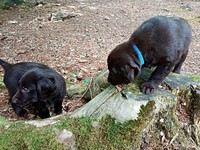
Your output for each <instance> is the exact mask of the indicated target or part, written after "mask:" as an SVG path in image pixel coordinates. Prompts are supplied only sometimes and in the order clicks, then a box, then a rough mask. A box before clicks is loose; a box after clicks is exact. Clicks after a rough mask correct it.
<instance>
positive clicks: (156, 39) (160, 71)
mask: <svg viewBox="0 0 200 150" xmlns="http://www.w3.org/2000/svg"><path fill="white" fill-rule="evenodd" d="M191 36H192V29H191V26H190V25H189V23H188V22H187V21H186V20H185V19H183V18H180V17H166V16H155V17H152V18H150V19H148V20H146V21H145V22H143V23H142V24H141V25H140V26H139V27H138V28H137V29H136V30H135V31H134V33H133V34H132V36H131V37H130V39H129V40H128V41H127V42H124V43H122V44H120V45H118V46H117V47H116V48H115V49H114V50H112V51H111V53H110V54H109V56H108V59H107V63H108V69H109V75H108V81H109V82H110V83H111V84H112V85H119V84H128V83H130V82H132V81H133V80H134V78H135V77H136V76H137V75H138V74H139V73H140V71H141V69H142V68H144V67H147V68H151V67H156V69H155V70H154V71H153V73H152V74H151V76H150V78H149V79H148V80H147V82H146V83H144V84H142V86H141V91H142V92H143V93H145V94H152V93H154V90H155V89H156V88H157V87H158V85H159V84H160V83H161V82H162V81H163V80H164V79H165V77H167V76H168V75H169V73H170V72H174V73H178V74H179V73H180V70H181V67H182V64H183V62H184V61H185V59H186V56H187V54H188V49H189V45H190V42H191Z"/></svg>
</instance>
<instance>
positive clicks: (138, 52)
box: [133, 44, 144, 66]
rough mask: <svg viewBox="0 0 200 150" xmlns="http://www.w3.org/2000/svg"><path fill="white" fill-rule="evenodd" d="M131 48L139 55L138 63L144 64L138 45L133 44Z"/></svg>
mask: <svg viewBox="0 0 200 150" xmlns="http://www.w3.org/2000/svg"><path fill="white" fill-rule="evenodd" d="M133 49H134V50H135V52H136V54H137V55H138V57H139V60H140V65H141V66H142V65H144V58H143V56H142V53H141V52H140V50H139V49H138V47H137V46H136V45H135V44H134V45H133Z"/></svg>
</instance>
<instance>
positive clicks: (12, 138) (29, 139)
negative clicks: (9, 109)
mask: <svg viewBox="0 0 200 150" xmlns="http://www.w3.org/2000/svg"><path fill="white" fill-rule="evenodd" d="M0 129H1V130H0V149H9V150H12V149H20V150H25V149H30V150H36V149H43V150H55V149H59V150H62V149H63V145H62V144H59V143H58V142H57V141H56V140H55V138H53V137H55V132H52V128H51V127H50V126H48V127H44V128H35V127H34V126H30V125H24V123H22V122H18V123H12V124H11V123H10V124H9V126H8V125H5V126H1V128H0Z"/></svg>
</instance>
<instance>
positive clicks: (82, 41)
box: [0, 0, 200, 120]
mask: <svg viewBox="0 0 200 150" xmlns="http://www.w3.org/2000/svg"><path fill="white" fill-rule="evenodd" d="M199 8H200V1H198V0H196V1H191V0H188V1H183V0H155V1H153V0H134V1H132V0H101V1H97V0H67V1H64V0H57V1H55V0H54V1H53V0H51V1H48V2H46V1H45V0H44V1H40V4H38V5H35V6H31V7H27V6H20V7H16V8H12V9H9V10H0V58H1V59H3V60H6V61H8V62H10V63H17V62H22V61H31V62H39V63H44V64H46V65H48V66H50V67H52V68H53V69H55V70H57V71H58V72H59V73H60V74H62V75H63V76H64V78H65V79H66V80H68V81H69V82H71V83H73V84H76V83H80V82H82V81H83V80H84V79H85V78H88V77H89V78H91V77H93V76H95V75H96V74H98V73H99V72H100V71H101V70H102V69H104V68H105V67H106V66H107V62H106V60H107V56H108V54H109V52H110V51H111V50H112V49H114V48H115V47H116V46H117V45H118V44H120V43H122V42H124V41H127V40H128V39H129V37H130V36H131V34H132V33H133V31H134V30H135V29H136V28H137V27H138V26H139V25H140V24H141V23H142V22H143V21H144V20H146V19H148V18H149V17H152V16H156V15H167V16H174V15H175V16H179V17H183V18H185V19H186V20H188V22H189V23H190V24H191V26H192V29H193V31H192V32H193V33H192V34H193V35H192V42H191V45H190V51H189V54H188V57H187V59H186V61H185V63H184V65H183V67H182V71H185V72H188V73H192V74H195V75H200V67H199V66H200V61H199V59H200V51H199V49H200V39H199V38H200V9H199ZM60 14H62V15H64V17H60V18H62V20H59V15H60ZM67 14H69V15H67ZM56 19H57V21H56ZM0 74H1V78H2V76H3V74H4V72H3V69H2V68H1V67H0ZM66 101H67V100H65V102H66ZM0 115H1V116H5V117H7V118H9V119H14V120H16V119H22V118H19V117H17V116H16V115H15V114H14V113H13V111H12V109H11V107H10V106H9V105H8V94H7V91H6V90H5V89H1V91H0Z"/></svg>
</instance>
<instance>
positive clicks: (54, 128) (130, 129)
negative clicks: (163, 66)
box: [0, 102, 154, 150]
mask: <svg viewBox="0 0 200 150" xmlns="http://www.w3.org/2000/svg"><path fill="white" fill-rule="evenodd" d="M153 106H154V103H152V102H149V103H148V104H147V105H146V106H142V107H141V111H140V113H139V117H138V119H137V120H132V121H127V122H124V123H120V122H116V120H115V119H114V118H112V117H110V116H106V117H104V118H102V119H100V120H97V119H94V118H68V117H66V118H64V119H63V120H61V121H59V122H58V123H56V124H54V125H51V126H44V127H41V128H36V127H35V126H32V125H27V124H26V125H24V123H23V122H9V123H4V124H0V149H20V150H25V149H30V150H36V149H43V150H55V149H59V150H62V149H63V145H62V144H60V143H58V142H57V141H56V138H55V137H56V134H57V132H58V131H61V130H63V129H67V130H70V131H72V132H73V133H74V134H75V137H76V146H77V148H78V149H92V150H93V149H109V150H112V149H121V150H123V149H131V148H132V147H133V145H134V146H137V147H139V145H140V143H141V140H142V137H141V135H142V134H141V133H142V130H143V128H145V127H146V126H147V125H148V124H149V122H150V120H151V119H152V115H151V114H152V113H151V112H152V110H153ZM1 120H3V121H4V118H2V119H1ZM94 122H96V123H97V125H96V126H94V125H93V124H94ZM16 139H17V140H16Z"/></svg>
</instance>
